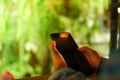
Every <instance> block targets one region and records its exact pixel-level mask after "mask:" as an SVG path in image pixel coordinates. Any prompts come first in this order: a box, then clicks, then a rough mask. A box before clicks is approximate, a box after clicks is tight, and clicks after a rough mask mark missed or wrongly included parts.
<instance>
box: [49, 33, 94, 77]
mask: <svg viewBox="0 0 120 80" xmlns="http://www.w3.org/2000/svg"><path fill="white" fill-rule="evenodd" d="M65 33H67V34H68V35H69V37H68V39H62V38H60V37H59V35H60V34H65ZM50 36H51V38H52V40H54V41H56V48H57V49H58V51H59V52H60V53H61V55H62V56H63V58H64V60H65V61H66V63H67V65H68V67H70V68H72V69H74V70H76V71H81V72H83V73H84V74H85V75H90V74H92V73H93V71H94V69H93V68H92V67H91V66H90V64H89V63H88V61H87V60H86V58H85V56H84V55H83V53H82V52H80V51H78V50H77V48H78V46H77V44H76V43H75V41H74V39H73V38H72V36H71V35H70V33H68V32H62V33H53V34H51V35H50Z"/></svg>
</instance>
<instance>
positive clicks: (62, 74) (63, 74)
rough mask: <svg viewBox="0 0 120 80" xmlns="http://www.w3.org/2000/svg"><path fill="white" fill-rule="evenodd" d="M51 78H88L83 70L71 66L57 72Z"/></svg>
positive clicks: (67, 79) (71, 79) (62, 79)
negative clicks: (79, 70) (76, 69)
mask: <svg viewBox="0 0 120 80" xmlns="http://www.w3.org/2000/svg"><path fill="white" fill-rule="evenodd" d="M49 80H86V78H85V76H84V75H83V73H81V72H77V71H75V70H73V69H71V68H62V69H60V70H58V71H57V72H55V73H54V74H53V75H52V76H51V77H50V79H49Z"/></svg>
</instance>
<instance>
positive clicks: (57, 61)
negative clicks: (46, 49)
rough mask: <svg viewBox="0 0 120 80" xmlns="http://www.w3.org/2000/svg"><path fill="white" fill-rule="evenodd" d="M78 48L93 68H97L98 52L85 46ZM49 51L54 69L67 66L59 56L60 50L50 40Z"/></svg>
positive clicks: (99, 58)
mask: <svg viewBox="0 0 120 80" xmlns="http://www.w3.org/2000/svg"><path fill="white" fill-rule="evenodd" d="M78 50H79V51H81V52H82V53H83V54H84V56H85V57H86V59H87V60H88V62H89V64H90V65H91V66H92V67H93V68H94V69H96V70H97V68H98V66H99V63H100V60H101V57H100V56H99V55H98V53H97V52H96V51H94V50H93V49H91V48H89V47H87V46H84V47H81V48H78ZM50 51H51V56H52V59H53V63H54V67H55V70H59V69H60V68H64V67H67V64H66V62H65V60H64V59H63V57H62V56H61V54H60V52H59V51H58V50H57V49H56V44H55V41H52V42H51V45H50ZM95 72H96V71H95ZM94 75H95V73H94V74H93V75H92V76H94Z"/></svg>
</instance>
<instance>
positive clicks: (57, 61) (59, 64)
mask: <svg viewBox="0 0 120 80" xmlns="http://www.w3.org/2000/svg"><path fill="white" fill-rule="evenodd" d="M50 51H51V56H52V60H53V64H54V67H55V71H56V70H58V69H60V68H63V67H67V64H66V62H65V60H64V59H63V57H62V55H61V54H60V52H59V51H58V50H57V49H56V43H55V41H52V42H51V44H50Z"/></svg>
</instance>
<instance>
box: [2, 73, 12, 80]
mask: <svg viewBox="0 0 120 80" xmlns="http://www.w3.org/2000/svg"><path fill="white" fill-rule="evenodd" d="M0 80H13V76H12V74H11V73H10V72H8V71H6V72H4V73H1V74H0Z"/></svg>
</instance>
